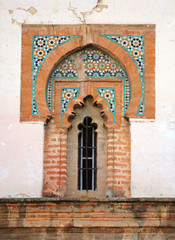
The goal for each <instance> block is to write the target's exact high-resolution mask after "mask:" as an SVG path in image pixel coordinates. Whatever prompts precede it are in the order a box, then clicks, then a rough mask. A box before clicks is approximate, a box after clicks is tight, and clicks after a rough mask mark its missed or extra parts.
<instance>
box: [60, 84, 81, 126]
mask: <svg viewBox="0 0 175 240" xmlns="http://www.w3.org/2000/svg"><path fill="white" fill-rule="evenodd" d="M79 93H80V89H79V88H61V116H60V117H61V119H60V120H61V123H63V122H62V117H63V114H64V113H65V112H66V111H67V106H68V104H69V102H70V101H72V100H73V99H75V98H78V95H79Z"/></svg>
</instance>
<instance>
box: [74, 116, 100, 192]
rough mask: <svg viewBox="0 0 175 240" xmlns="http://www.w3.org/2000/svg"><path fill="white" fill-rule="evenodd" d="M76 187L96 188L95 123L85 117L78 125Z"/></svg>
mask: <svg viewBox="0 0 175 240" xmlns="http://www.w3.org/2000/svg"><path fill="white" fill-rule="evenodd" d="M78 129H79V130H80V133H79V134H78V189H79V190H87V191H88V190H93V191H95V190H96V188H97V132H96V131H95V130H96V129H97V124H96V123H92V118H90V117H88V116H87V117H85V118H84V120H83V123H80V124H79V125H78Z"/></svg>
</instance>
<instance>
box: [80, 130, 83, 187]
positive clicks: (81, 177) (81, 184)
mask: <svg viewBox="0 0 175 240" xmlns="http://www.w3.org/2000/svg"><path fill="white" fill-rule="evenodd" d="M80 141H81V155H80V168H83V148H82V146H83V130H81V140H80ZM80 190H83V170H82V169H80Z"/></svg>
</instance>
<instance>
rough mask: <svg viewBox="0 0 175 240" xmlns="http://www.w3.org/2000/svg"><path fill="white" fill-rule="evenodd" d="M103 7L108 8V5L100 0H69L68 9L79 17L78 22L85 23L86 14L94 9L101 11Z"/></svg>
mask: <svg viewBox="0 0 175 240" xmlns="http://www.w3.org/2000/svg"><path fill="white" fill-rule="evenodd" d="M104 8H108V5H103V4H102V0H90V1H89V2H88V3H87V1H82V0H70V2H69V8H68V10H70V11H72V12H73V14H74V15H75V16H76V17H77V18H78V19H79V21H80V22H82V23H86V18H87V16H89V15H91V14H92V13H93V12H94V11H96V12H98V13H99V12H101V11H102V10H103V9H104Z"/></svg>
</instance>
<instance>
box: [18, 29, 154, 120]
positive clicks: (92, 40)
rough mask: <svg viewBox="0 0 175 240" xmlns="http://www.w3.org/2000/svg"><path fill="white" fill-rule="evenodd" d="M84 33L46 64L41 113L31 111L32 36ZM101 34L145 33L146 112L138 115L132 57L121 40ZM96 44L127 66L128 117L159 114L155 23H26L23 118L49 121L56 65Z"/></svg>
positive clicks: (40, 78) (41, 79)
mask: <svg viewBox="0 0 175 240" xmlns="http://www.w3.org/2000/svg"><path fill="white" fill-rule="evenodd" d="M69 34H70V35H81V36H79V37H77V38H75V39H72V40H71V41H68V42H67V43H65V44H63V45H61V46H60V47H58V48H56V49H55V50H54V51H53V52H52V53H51V54H50V55H49V56H48V57H47V59H46V60H45V61H44V63H43V64H42V66H41V68H40V71H39V74H38V78H37V82H36V99H37V105H38V109H39V112H40V114H41V115H40V116H32V115H31V90H32V84H31V83H32V36H33V35H69ZM100 34H114V35H115V34H121V35H137V34H138V35H144V37H145V41H144V43H145V115H144V116H142V117H141V116H136V112H137V109H138V106H139V102H140V95H141V84H140V77H139V73H138V70H137V67H136V65H135V63H134V61H133V60H132V58H131V57H130V56H129V55H128V54H127V53H126V51H124V49H122V48H121V47H119V46H118V45H117V44H115V43H114V42H112V41H110V40H109V39H106V38H104V37H101V36H99V35H100ZM88 44H92V45H93V46H94V47H97V48H99V49H101V50H103V51H105V52H106V53H108V54H109V55H111V56H112V57H114V58H115V59H117V60H118V61H119V62H120V63H121V65H122V66H123V67H124V68H125V69H126V71H127V73H128V76H129V78H130V81H131V89H132V98H131V102H130V105H129V108H128V110H127V111H126V116H127V117H138V118H155V26H154V25H60V26H57V25H52V26H37V25H24V26H23V32H22V72H21V73H22V74H21V121H45V119H46V118H47V115H48V114H49V110H48V108H47V104H46V83H47V81H48V77H49V74H50V72H51V71H52V70H53V68H54V67H55V66H56V65H57V64H58V63H59V62H60V61H61V60H62V59H63V58H65V57H67V56H68V55H69V54H70V53H75V52H76V51H77V50H80V49H82V48H83V47H85V46H87V45H88Z"/></svg>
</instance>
